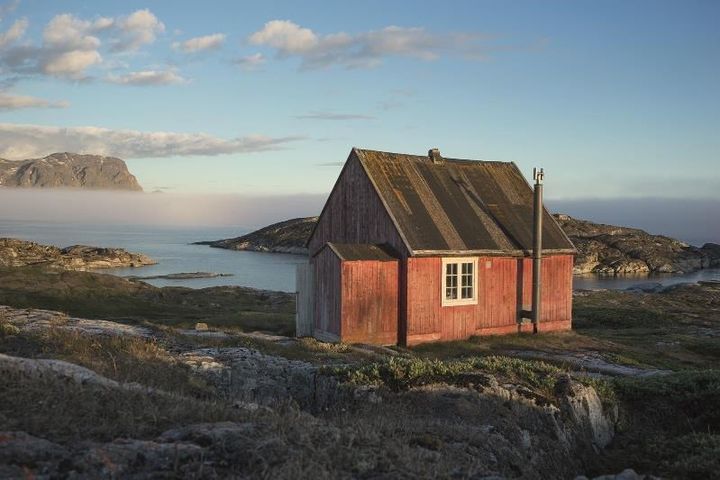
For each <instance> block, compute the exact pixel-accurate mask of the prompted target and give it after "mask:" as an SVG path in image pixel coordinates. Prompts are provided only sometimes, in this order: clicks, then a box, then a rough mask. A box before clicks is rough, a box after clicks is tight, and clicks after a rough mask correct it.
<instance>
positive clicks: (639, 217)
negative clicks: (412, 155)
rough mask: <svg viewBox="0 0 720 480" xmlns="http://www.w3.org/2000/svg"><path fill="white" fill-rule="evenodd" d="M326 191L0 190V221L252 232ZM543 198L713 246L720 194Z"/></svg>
mask: <svg viewBox="0 0 720 480" xmlns="http://www.w3.org/2000/svg"><path fill="white" fill-rule="evenodd" d="M326 196H327V195H326V194H306V195H274V196H257V195H225V194H222V195H221V194H217V195H213V194H208V195H202V194H178V193H135V192H98V191H77V190H75V191H69V190H24V189H0V220H10V221H21V222H60V223H62V222H67V223H85V224H124V225H157V226H178V227H198V226H218V227H221V226H231V227H238V228H243V229H252V228H257V227H262V226H265V225H268V224H270V223H274V222H278V221H282V220H286V219H289V218H295V217H306V216H310V215H317V214H318V213H319V212H320V210H321V209H322V206H323V204H324V202H325V199H326ZM546 203H547V206H548V208H549V209H550V210H551V211H553V212H558V213H567V214H569V215H572V216H573V217H577V218H584V219H587V220H591V221H594V222H600V223H609V224H613V225H623V226H628V227H636V228H642V229H643V230H647V231H648V232H650V233H654V234H662V235H667V236H670V237H674V238H678V239H680V240H684V241H686V242H689V243H691V244H693V245H702V244H703V243H706V242H715V243H720V199H717V200H716V199H668V198H645V199H638V198H627V199H623V198H616V199H574V200H572V199H571V200H568V199H564V200H553V199H548V200H547V202H546ZM1 234H2V232H0V235H1Z"/></svg>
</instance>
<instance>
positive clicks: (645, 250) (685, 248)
mask: <svg viewBox="0 0 720 480" xmlns="http://www.w3.org/2000/svg"><path fill="white" fill-rule="evenodd" d="M553 216H554V217H555V219H556V220H557V222H558V223H559V224H560V227H561V228H562V229H563V230H564V231H565V233H566V234H567V235H568V237H570V240H572V241H573V243H574V244H575V247H576V248H577V249H578V255H577V256H576V257H575V268H574V269H573V273H575V274H583V273H601V274H612V275H618V274H632V273H639V274H647V273H688V272H692V271H695V270H700V269H702V268H712V267H720V245H717V244H714V243H707V244H705V245H704V246H703V247H701V248H699V247H693V246H692V245H688V244H687V243H684V242H681V241H679V240H675V239H672V238H669V237H665V236H662V235H651V234H649V233H647V232H645V231H643V230H640V229H637V228H628V227H618V226H614V225H604V224H599V223H593V222H589V221H587V220H579V219H575V218H572V217H570V216H569V215H562V214H556V215H553ZM317 219H318V217H306V218H295V219H292V220H286V221H284V222H280V223H275V224H273V225H269V226H267V227H265V228H262V229H260V230H257V231H255V232H252V233H248V234H247V235H243V236H242V237H237V238H229V239H226V240H216V241H208V242H196V245H210V246H211V247H217V248H227V249H231V250H255V251H259V252H276V253H296V254H300V255H306V254H307V249H306V248H305V242H306V241H307V240H308V238H309V237H310V234H311V233H312V231H313V228H314V227H315V224H316V223H317Z"/></svg>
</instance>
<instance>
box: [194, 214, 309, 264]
mask: <svg viewBox="0 0 720 480" xmlns="http://www.w3.org/2000/svg"><path fill="white" fill-rule="evenodd" d="M317 219H318V217H305V218H293V219H291V220H285V221H284V222H279V223H274V224H272V225H269V226H267V227H264V228H261V229H260V230H256V231H254V232H252V233H248V234H247V235H243V236H241V237H235V238H228V239H225V240H214V241H207V242H196V245H210V246H211V247H216V248H227V249H229V250H253V251H256V252H272V253H294V254H299V255H306V254H307V248H305V241H306V240H307V239H308V237H310V234H311V233H312V230H313V228H314V227H315V223H317Z"/></svg>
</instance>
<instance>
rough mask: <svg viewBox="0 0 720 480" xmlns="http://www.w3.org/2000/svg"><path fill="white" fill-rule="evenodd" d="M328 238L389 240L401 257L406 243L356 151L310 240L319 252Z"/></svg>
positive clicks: (311, 247)
mask: <svg viewBox="0 0 720 480" xmlns="http://www.w3.org/2000/svg"><path fill="white" fill-rule="evenodd" d="M327 242H335V243H377V244H388V245H390V246H391V247H392V248H393V249H395V250H396V251H397V253H398V254H399V255H400V256H401V257H406V256H407V255H408V252H407V249H406V247H405V243H404V242H403V240H402V238H401V237H400V235H399V233H398V231H397V229H396V228H395V225H394V224H393V222H392V220H391V219H390V216H389V215H388V213H387V210H386V209H385V206H384V205H383V204H382V201H381V200H380V197H378V195H377V192H376V191H375V188H374V187H373V185H372V183H371V182H370V179H369V178H368V177H367V175H366V173H365V170H363V167H362V165H361V164H360V161H359V160H358V159H357V158H356V157H355V155H354V153H352V154H351V155H350V158H348V161H347V162H346V164H345V167H344V168H343V172H342V173H341V174H340V178H338V181H337V183H336V184H335V187H334V188H333V191H332V192H331V193H330V196H329V197H328V200H327V203H326V204H325V207H324V208H323V212H322V214H321V215H320V219H319V220H318V224H317V226H316V227H315V231H314V232H313V234H312V236H311V237H310V241H309V242H308V250H309V253H310V255H311V256H312V255H315V254H316V253H317V252H318V251H319V250H320V249H321V248H322V247H323V245H325V243H327Z"/></svg>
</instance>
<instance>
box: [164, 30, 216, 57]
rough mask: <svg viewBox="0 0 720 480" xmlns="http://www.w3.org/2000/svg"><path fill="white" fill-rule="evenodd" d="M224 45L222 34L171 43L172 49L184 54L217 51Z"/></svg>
mask: <svg viewBox="0 0 720 480" xmlns="http://www.w3.org/2000/svg"><path fill="white" fill-rule="evenodd" d="M223 43H225V34H224V33H213V34H212V35H205V36H203V37H195V38H191V39H188V40H185V41H184V42H175V43H173V48H174V49H175V50H179V51H181V52H184V53H196V52H201V51H205V50H217V49H218V48H220V47H222V45H223Z"/></svg>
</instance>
